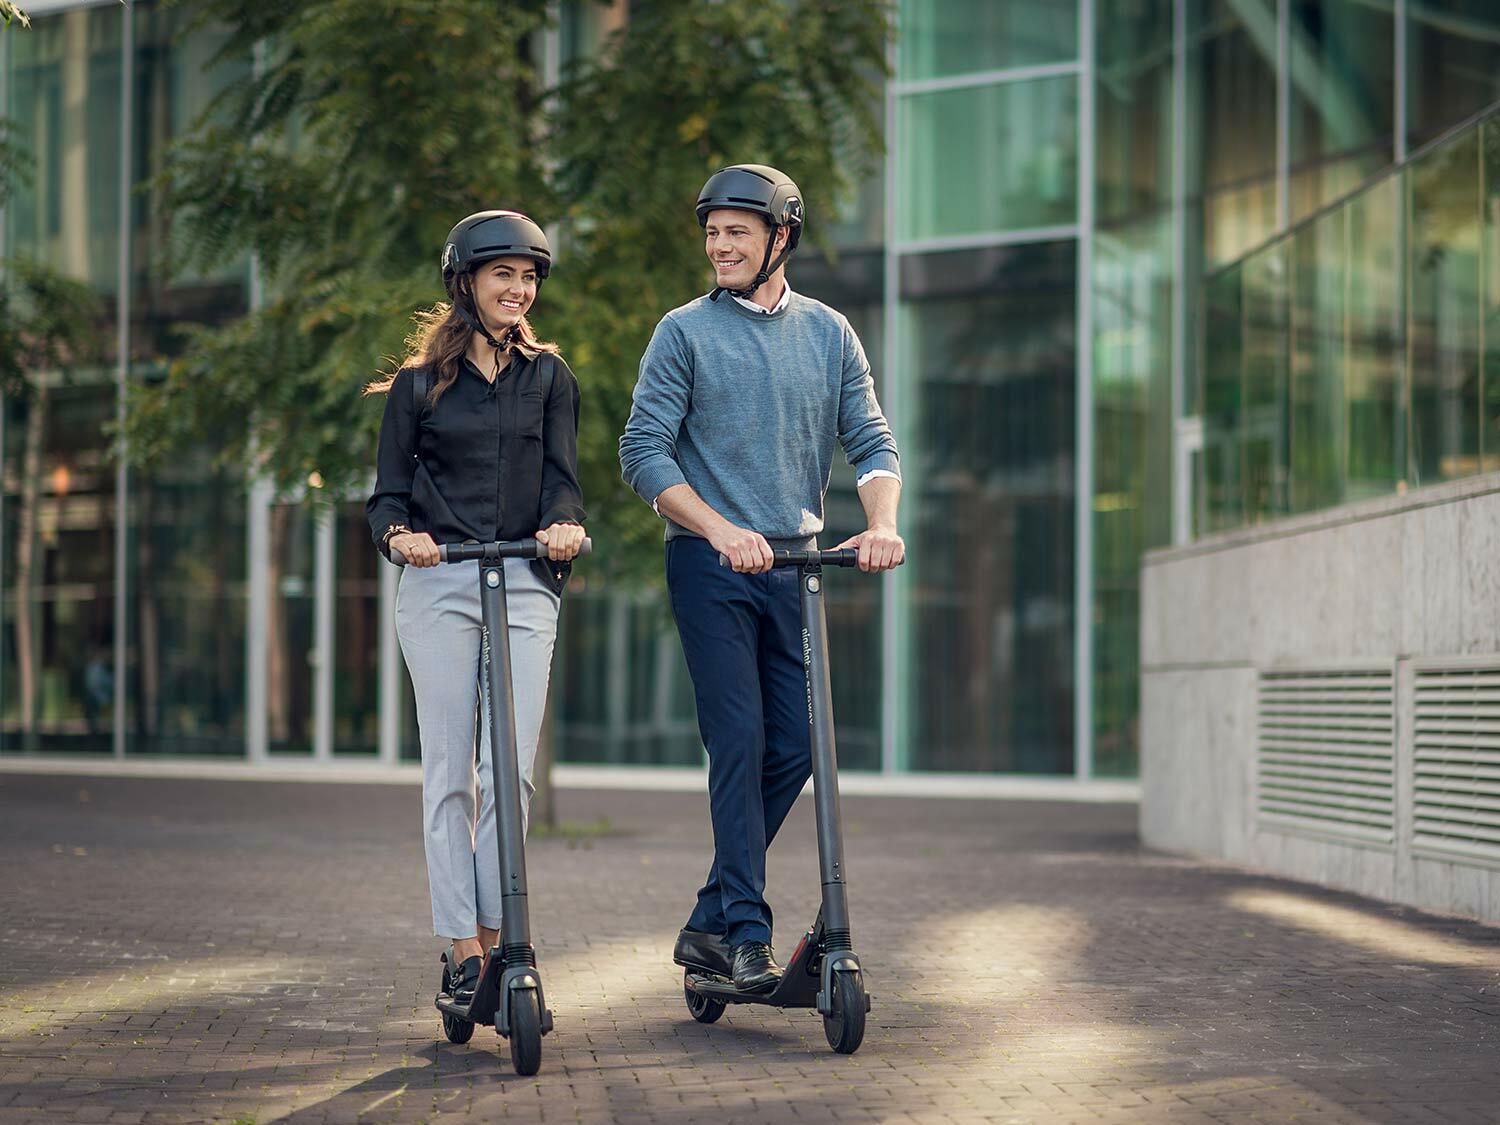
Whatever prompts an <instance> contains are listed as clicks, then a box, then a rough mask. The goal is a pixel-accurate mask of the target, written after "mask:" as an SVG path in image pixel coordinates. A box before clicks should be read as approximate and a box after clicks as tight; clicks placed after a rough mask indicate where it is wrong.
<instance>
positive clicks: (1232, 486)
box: [1193, 263, 1245, 532]
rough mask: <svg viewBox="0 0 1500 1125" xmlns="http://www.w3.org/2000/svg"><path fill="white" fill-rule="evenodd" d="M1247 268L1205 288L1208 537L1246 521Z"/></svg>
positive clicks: (1199, 483)
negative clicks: (1243, 459)
mask: <svg viewBox="0 0 1500 1125" xmlns="http://www.w3.org/2000/svg"><path fill="white" fill-rule="evenodd" d="M1243 281H1244V265H1243V263H1240V264H1237V265H1233V266H1229V267H1226V268H1225V269H1224V270H1222V271H1220V272H1219V273H1217V274H1215V275H1214V276H1212V277H1210V278H1209V279H1208V280H1207V281H1206V282H1205V283H1204V286H1203V313H1202V315H1203V331H1202V332H1201V333H1200V340H1201V349H1202V357H1203V358H1202V361H1201V363H1200V365H1199V371H1200V372H1201V382H1202V392H1201V394H1200V395H1199V399H1200V401H1201V403H1202V410H1203V414H1202V418H1203V453H1202V456H1201V458H1200V459H1199V462H1198V471H1197V473H1196V474H1195V476H1194V478H1193V479H1194V482H1195V484H1194V491H1195V493H1196V495H1197V517H1196V518H1197V520H1198V524H1199V529H1200V530H1201V531H1203V532H1213V531H1221V530H1223V529H1225V528H1230V527H1238V526H1240V524H1242V523H1243V522H1244V520H1245V492H1244V486H1243V483H1242V473H1241V466H1240V416H1241V413H1242V412H1243V410H1244V336H1245V331H1244V329H1245V318H1244V303H1243V302H1244V285H1243Z"/></svg>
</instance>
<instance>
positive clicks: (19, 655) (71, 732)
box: [0, 370, 115, 752]
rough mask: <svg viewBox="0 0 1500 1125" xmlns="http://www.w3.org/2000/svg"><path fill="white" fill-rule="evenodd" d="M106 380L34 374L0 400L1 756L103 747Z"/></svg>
mask: <svg viewBox="0 0 1500 1125" xmlns="http://www.w3.org/2000/svg"><path fill="white" fill-rule="evenodd" d="M114 409H115V395H114V378H113V372H105V371H98V370H95V371H89V372H80V373H78V374H77V375H76V376H75V377H74V378H73V379H71V380H68V381H64V380H63V379H62V377H61V376H60V375H59V374H58V373H57V372H38V373H36V381H35V385H34V387H33V390H32V393H31V394H30V395H29V396H28V397H27V398H25V399H24V400H23V399H19V398H17V397H15V396H11V397H9V398H8V399H7V401H6V419H5V424H6V443H5V464H4V474H5V479H4V490H5V496H4V500H5V503H4V517H5V523H4V534H5V555H4V574H5V591H4V604H3V613H4V617H3V626H4V628H3V633H0V642H3V649H0V660H3V662H4V670H5V675H4V676H3V677H0V688H3V695H0V724H3V727H0V730H3V739H0V746H3V748H4V749H5V750H23V751H27V752H38V751H44V752H51V751H59V750H91V751H108V750H109V749H110V748H111V744H112V731H113V724H114V690H115V687H114V684H115V679H114V677H115V670H114V635H115V621H114V614H115V583H114V558H115V478H114V464H113V462H112V461H111V460H110V458H109V456H108V452H107V446H106V442H105V440H104V438H103V436H102V431H103V428H104V424H105V422H106V421H107V420H108V419H111V418H113V416H114Z"/></svg>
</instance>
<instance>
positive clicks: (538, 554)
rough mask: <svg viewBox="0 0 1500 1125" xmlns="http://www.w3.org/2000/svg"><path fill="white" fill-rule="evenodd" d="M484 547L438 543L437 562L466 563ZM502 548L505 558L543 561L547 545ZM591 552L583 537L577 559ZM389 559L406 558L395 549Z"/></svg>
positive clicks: (524, 542)
mask: <svg viewBox="0 0 1500 1125" xmlns="http://www.w3.org/2000/svg"><path fill="white" fill-rule="evenodd" d="M485 546H487V544H483V543H439V544H438V561H439V562H466V561H468V560H469V559H477V558H480V557H482V556H483V553H484V552H483V549H484V547H485ZM450 547H453V548H457V549H456V550H454V551H453V552H451V554H452V555H453V556H455V557H450V552H449V548H450ZM504 547H505V548H506V549H504V550H502V551H501V555H502V556H503V557H506V558H519V559H545V558H546V557H547V545H546V544H545V543H543V542H542V541H541V540H539V539H517V540H515V541H514V542H511V543H506V544H504ZM593 551H594V541H593V540H592V539H590V538H589V537H587V536H585V537H584V540H583V542H582V543H580V544H579V545H578V555H577V557H578V558H582V557H583V556H584V555H589V554H593ZM390 558H391V562H393V563H395V564H396V565H397V566H405V565H406V564H407V558H406V556H405V555H403V554H402V553H401V552H400V551H399V550H397V549H396V548H395V547H392V548H391V549H390Z"/></svg>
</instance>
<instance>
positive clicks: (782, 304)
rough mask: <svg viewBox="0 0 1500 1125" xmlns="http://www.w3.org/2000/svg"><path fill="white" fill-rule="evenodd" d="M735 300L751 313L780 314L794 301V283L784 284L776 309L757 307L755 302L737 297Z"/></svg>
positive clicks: (785, 282)
mask: <svg viewBox="0 0 1500 1125" xmlns="http://www.w3.org/2000/svg"><path fill="white" fill-rule="evenodd" d="M734 299H735V300H736V301H738V302H739V303H740V304H742V305H744V306H745V307H746V308H747V309H749V310H750V311H751V312H758V313H760V314H761V315H762V316H771V315H773V314H775V313H779V312H780V311H781V310H782V309H784V308H786V306H787V303H788V302H789V301H790V300H791V299H792V283H791V282H790V281H784V282H783V283H782V288H781V300H779V301H777V302H776V305H775V307H774V308H769V309H768V308H766V307H765V306H764V305H757V304H756V303H755V302H754V301H751V300H747V299H746V298H744V297H735V298H734Z"/></svg>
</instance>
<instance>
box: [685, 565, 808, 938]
mask: <svg viewBox="0 0 1500 1125" xmlns="http://www.w3.org/2000/svg"><path fill="white" fill-rule="evenodd" d="M667 589H668V591H669V592H670V594H671V600H672V614H673V616H674V617H676V619H677V632H678V635H679V636H680V637H681V638H682V651H683V654H684V655H685V656H686V657H687V666H688V672H689V673H690V674H691V676H692V679H693V694H694V696H695V697H696V699H697V702H698V730H699V731H700V732H701V734H702V735H703V745H704V746H705V747H707V749H708V804H709V812H710V815H711V816H712V818H713V825H714V861H713V866H712V867H710V868H709V872H708V880H707V882H705V883H704V884H703V889H702V890H700V891H699V892H698V904H697V906H696V907H694V909H693V913H692V916H691V917H690V918H689V919H688V923H687V924H688V928H689V929H692V930H700V931H702V932H704V933H710V934H724V935H725V938H726V940H727V941H728V942H729V944H730V946H731V947H733V946H735V945H738V944H739V943H740V942H742V941H767V942H768V941H770V940H771V908H770V907H769V906H768V905H766V898H765V889H766V847H767V846H768V845H769V844H770V843H771V841H772V840H773V839H774V838H775V836H776V830H777V829H778V828H780V827H781V822H782V821H783V820H785V819H786V814H787V813H788V812H789V811H790V810H791V807H792V804H793V802H795V801H796V799H797V794H799V793H800V792H802V787H803V785H805V784H806V783H807V779H808V777H810V776H811V774H812V738H811V735H810V732H809V729H808V724H807V681H806V679H805V675H804V672H803V668H802V612H801V604H800V602H799V600H798V587H797V569H796V568H795V567H780V568H778V569H776V570H773V571H771V572H770V573H768V574H736V573H735V572H734V571H732V570H730V569H729V568H728V567H721V566H720V565H719V556H718V554H717V552H715V551H714V549H713V548H712V547H711V546H709V544H708V541H707V540H704V539H698V538H695V537H691V536H679V537H678V538H676V539H672V540H669V541H668V543H667Z"/></svg>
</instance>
